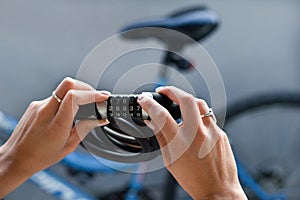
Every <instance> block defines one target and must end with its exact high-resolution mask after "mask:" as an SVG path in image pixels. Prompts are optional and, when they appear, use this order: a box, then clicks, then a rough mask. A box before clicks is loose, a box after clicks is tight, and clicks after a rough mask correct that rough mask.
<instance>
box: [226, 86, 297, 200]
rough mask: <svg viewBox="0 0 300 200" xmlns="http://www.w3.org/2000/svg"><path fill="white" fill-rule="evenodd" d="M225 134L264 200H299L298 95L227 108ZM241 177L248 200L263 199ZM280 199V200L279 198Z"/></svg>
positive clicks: (258, 99) (273, 96)
mask: <svg viewBox="0 0 300 200" xmlns="http://www.w3.org/2000/svg"><path fill="white" fill-rule="evenodd" d="M227 111H228V113H227V117H226V124H225V127H224V129H225V130H226V132H227V134H228V137H229V139H230V142H231V145H232V147H233V150H234V153H235V156H236V158H237V159H238V161H239V162H241V163H242V165H243V166H244V168H245V170H246V171H247V172H248V174H249V175H250V176H251V177H252V178H253V179H254V180H255V182H256V183H257V185H259V186H260V187H261V188H262V189H263V190H264V192H265V194H266V196H268V197H270V198H274V199H275V198H276V196H277V197H278V196H279V195H281V197H284V199H299V198H300V191H299V188H300V170H299V167H298V166H299V165H300V156H299V150H300V147H299V144H298V143H299V141H300V139H299V134H300V123H299V122H300V121H299V119H300V94H295V93H282V92H281V93H273V94H265V95H258V96H254V97H252V98H245V99H242V100H240V101H238V102H236V103H233V104H231V105H230V106H229V107H228V110H227ZM245 179H247V178H245V177H241V176H240V181H241V183H242V184H243V186H244V188H245V191H246V193H247V195H248V196H249V198H250V199H266V198H267V197H266V196H265V195H260V194H258V193H257V192H256V191H255V189H254V188H253V187H254V186H253V185H251V184H250V185H246V184H245V183H246V182H247V181H248V180H245ZM281 199H282V198H281Z"/></svg>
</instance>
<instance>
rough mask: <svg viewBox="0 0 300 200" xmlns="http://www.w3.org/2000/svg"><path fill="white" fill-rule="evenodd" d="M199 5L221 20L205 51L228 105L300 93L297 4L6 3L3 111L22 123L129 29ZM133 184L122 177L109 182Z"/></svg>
mask: <svg viewBox="0 0 300 200" xmlns="http://www.w3.org/2000/svg"><path fill="white" fill-rule="evenodd" d="M193 5H206V6H208V7H209V8H211V9H213V10H215V12H216V13H217V14H218V15H219V17H220V19H221V25H220V27H219V29H218V30H217V31H216V32H215V33H214V34H212V35H211V36H210V37H209V38H207V39H206V40H205V41H204V42H203V43H202V45H203V46H204V47H205V49H206V50H207V51H208V53H209V54H210V55H211V57H212V58H213V60H214V61H215V63H216V64H217V66H218V67H219V70H220V72H221V74H222V77H223V80H224V84H225V88H226V95H227V101H228V102H232V101H234V100H237V99H239V98H241V97H245V96H248V95H254V94H256V93H263V92H267V91H273V90H274V91H286V90H288V91H299V92H300V88H299V84H300V76H299V75H300V67H299V65H300V56H299V52H300V23H299V19H300V12H299V9H300V1H298V0H285V1H281V0H263V1H261V0H252V1H244V0H242V1H240V0H239V1H238V0H227V1H218V0H206V1H204V0H203V1H199V0H198V1H196V0H184V1H183V0H164V1H158V0H153V1H141V0H127V1H121V0H110V1H100V0H85V1H83V0H72V1H71V0H59V1H58V0H44V1H39V0H27V1H21V0H10V1H8V0H2V1H0V92H1V98H0V110H1V111H3V112H5V113H7V114H9V115H11V116H13V117H16V118H19V117H20V116H21V115H22V113H23V112H24V111H25V109H26V108H27V106H28V105H29V103H30V102H31V101H33V100H39V99H43V98H46V97H48V96H50V94H51V92H52V91H53V90H54V89H55V87H56V85H57V84H58V83H59V82H60V81H61V80H62V79H63V78H64V77H66V76H71V77H75V76H76V72H77V70H78V68H79V66H80V65H81V63H82V62H83V59H84V58H85V57H86V56H87V54H88V53H89V52H90V51H91V50H92V49H93V48H94V47H95V46H96V45H97V44H98V43H100V42H101V41H103V40H105V39H106V38H108V37H109V36H111V35H112V34H115V33H117V32H118V30H120V28H122V27H123V26H124V25H126V24H128V23H131V22H133V21H136V20H139V19H151V18H153V17H159V16H163V15H166V14H168V13H170V12H173V11H174V10H177V9H180V8H184V7H190V6H193ZM156 56H157V61H159V59H160V55H156ZM136 59H145V60H147V58H143V57H138V58H136ZM196 62H197V60H196ZM191 81H194V82H197V80H191ZM199 87H201V86H199ZM202 95H203V94H201V91H197V96H199V97H201V96H202ZM241 126H242V125H241ZM243 126H247V125H243ZM243 128H245V127H243ZM246 128H247V127H246ZM253 149H255V148H253ZM253 149H251V151H252V152H253V154H255V150H253ZM248 151H249V150H248ZM294 156H297V158H298V157H299V155H298V154H295V155H294ZM57 170H60V169H59V167H58V169H57ZM162 173H165V171H164V170H161V171H159V172H155V173H153V174H152V175H151V176H150V177H149V178H148V179H149V180H148V179H147V181H148V182H149V184H150V185H151V184H152V185H153V184H154V185H156V186H157V185H159V184H160V183H161V180H160V179H161V176H160V174H162ZM126 178H127V175H124V174H121V175H120V176H117V177H114V178H113V179H112V178H109V181H107V180H106V183H107V182H118V181H120V180H124V179H126ZM103 180H104V181H105V177H104V178H103V179H101V178H99V180H97V181H99V182H100V183H101V181H103ZM97 183H98V182H97ZM112 185H113V184H112ZM95 188H96V187H94V189H95ZM100 190H101V189H100ZM105 190H109V187H108V186H107V187H106V188H105ZM28 191H35V192H34V195H33V193H28ZM22 194H23V195H24V194H26V195H30V198H29V199H52V197H48V196H45V195H44V194H39V192H38V191H36V190H35V189H34V188H33V187H32V186H30V184H28V183H26V184H24V185H22V186H21V187H20V188H19V189H17V190H16V191H14V192H13V193H12V194H10V195H9V196H8V197H7V199H23V197H22Z"/></svg>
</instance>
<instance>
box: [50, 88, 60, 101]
mask: <svg viewBox="0 0 300 200" xmlns="http://www.w3.org/2000/svg"><path fill="white" fill-rule="evenodd" d="M52 96H53V97H54V99H56V101H57V102H58V103H61V102H62V99H61V98H59V97H58V96H57V95H56V94H55V90H54V91H53V92H52Z"/></svg>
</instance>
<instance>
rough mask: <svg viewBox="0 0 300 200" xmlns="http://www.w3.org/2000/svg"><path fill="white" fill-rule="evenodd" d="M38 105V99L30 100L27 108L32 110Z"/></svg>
mask: <svg viewBox="0 0 300 200" xmlns="http://www.w3.org/2000/svg"><path fill="white" fill-rule="evenodd" d="M37 107H38V101H32V102H31V103H30V104H29V108H30V109H32V110H36V109H37Z"/></svg>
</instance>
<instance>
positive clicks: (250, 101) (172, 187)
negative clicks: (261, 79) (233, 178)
mask: <svg viewBox="0 0 300 200" xmlns="http://www.w3.org/2000/svg"><path fill="white" fill-rule="evenodd" d="M274 106H275V107H284V108H285V107H289V108H292V110H293V108H297V109H298V111H299V113H300V93H295V92H292V91H290V92H289V91H288V92H274V93H265V94H259V95H255V96H252V97H247V98H243V99H239V100H237V101H236V102H233V103H231V104H230V105H229V106H228V107H227V113H226V122H225V126H224V129H225V130H227V128H228V126H229V125H230V124H231V123H233V122H234V120H236V119H238V118H240V117H241V116H242V115H243V114H249V113H254V114H255V113H256V112H258V110H264V109H269V108H272V107H274ZM228 137H229V139H230V140H231V137H232V136H231V135H230V134H228ZM232 146H233V149H234V152H235V146H234V145H232ZM239 178H240V179H241V177H239ZM241 182H243V181H242V180H241ZM298 186H299V185H298ZM243 187H244V185H243ZM244 189H245V191H246V193H247V195H248V197H249V199H263V198H258V197H256V196H255V194H254V193H253V192H252V191H251V188H250V189H249V188H248V189H247V188H245V187H244ZM179 190H182V189H181V188H180V186H179V185H178V183H177V182H176V180H175V179H174V177H173V176H172V175H171V174H167V176H166V179H165V186H164V191H165V193H164V195H163V199H166V200H167V199H168V200H177V199H182V198H179V197H178V191H179ZM270 196H271V195H270ZM183 198H184V199H186V198H190V197H189V196H188V195H187V194H186V195H185V196H184V197H183ZM296 198H299V197H298V196H297V197H296ZM296 198H293V197H292V198H289V199H296Z"/></svg>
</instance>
